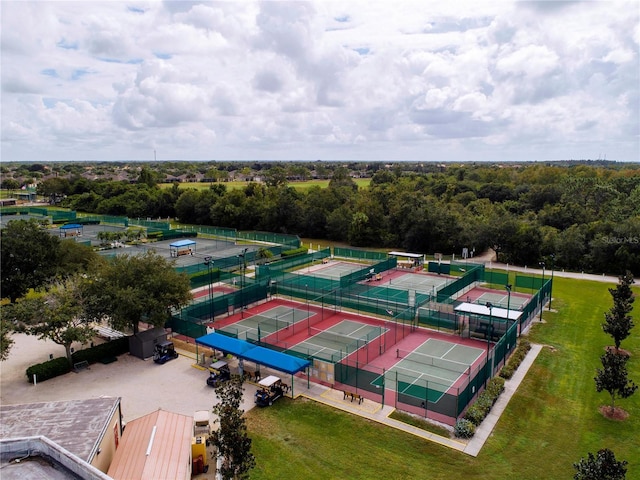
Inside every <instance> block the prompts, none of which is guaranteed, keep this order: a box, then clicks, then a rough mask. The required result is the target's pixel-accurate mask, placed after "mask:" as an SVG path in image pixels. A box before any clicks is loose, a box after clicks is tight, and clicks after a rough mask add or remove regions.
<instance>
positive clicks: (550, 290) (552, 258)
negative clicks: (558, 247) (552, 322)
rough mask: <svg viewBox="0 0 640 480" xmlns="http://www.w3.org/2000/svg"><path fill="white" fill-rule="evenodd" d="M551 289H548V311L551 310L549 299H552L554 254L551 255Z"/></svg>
mask: <svg viewBox="0 0 640 480" xmlns="http://www.w3.org/2000/svg"><path fill="white" fill-rule="evenodd" d="M550 256H551V288H550V289H549V310H551V298H552V297H553V295H552V294H551V292H552V290H553V270H554V267H555V266H556V256H555V254H553V253H552V254H551V255H550Z"/></svg>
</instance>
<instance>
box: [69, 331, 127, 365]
mask: <svg viewBox="0 0 640 480" xmlns="http://www.w3.org/2000/svg"><path fill="white" fill-rule="evenodd" d="M128 351H129V338H128V337H122V338H117V339H115V340H111V341H110V342H107V343H102V344H100V345H96V346H94V347H91V348H85V349H84V350H78V351H77V352H74V353H73V355H72V356H71V357H72V358H73V363H77V362H83V361H87V362H89V363H97V362H99V361H100V360H103V359H105V358H109V357H117V356H118V355H122V354H123V353H127V352H128Z"/></svg>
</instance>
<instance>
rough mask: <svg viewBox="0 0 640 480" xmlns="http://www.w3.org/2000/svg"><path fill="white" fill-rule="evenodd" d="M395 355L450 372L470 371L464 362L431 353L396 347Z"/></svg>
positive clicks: (466, 372) (468, 372)
mask: <svg viewBox="0 0 640 480" xmlns="http://www.w3.org/2000/svg"><path fill="white" fill-rule="evenodd" d="M396 357H397V358H402V359H405V360H408V361H410V362H414V363H420V364H422V365H430V366H433V367H438V368H442V369H444V370H449V371H452V372H457V373H464V374H465V375H469V374H470V373H471V366H470V365H467V364H466V363H461V362H456V361H454V360H447V359H446V358H440V357H434V356H432V355H427V354H426V353H419V352H415V351H407V350H401V349H399V348H397V349H396Z"/></svg>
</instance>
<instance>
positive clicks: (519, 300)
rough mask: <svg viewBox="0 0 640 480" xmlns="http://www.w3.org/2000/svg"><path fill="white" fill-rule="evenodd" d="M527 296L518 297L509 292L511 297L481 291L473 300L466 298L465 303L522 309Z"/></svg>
mask: <svg viewBox="0 0 640 480" xmlns="http://www.w3.org/2000/svg"><path fill="white" fill-rule="evenodd" d="M528 301H529V298H524V297H518V296H516V295H514V294H511V299H509V296H508V295H503V294H502V293H483V294H482V295H480V296H479V297H477V298H475V299H474V300H467V303H477V304H478V305H486V304H487V303H491V304H492V305H493V306H494V307H498V308H507V307H509V308H510V309H511V310H522V307H523V306H524V305H526V304H527V302H528Z"/></svg>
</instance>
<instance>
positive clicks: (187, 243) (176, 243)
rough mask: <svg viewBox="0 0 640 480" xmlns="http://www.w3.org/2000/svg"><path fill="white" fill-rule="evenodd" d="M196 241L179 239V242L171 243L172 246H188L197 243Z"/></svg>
mask: <svg viewBox="0 0 640 480" xmlns="http://www.w3.org/2000/svg"><path fill="white" fill-rule="evenodd" d="M195 244H196V242H195V241H193V240H178V241H177V242H173V243H171V244H170V245H169V246H170V247H188V246H189V245H195Z"/></svg>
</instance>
